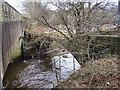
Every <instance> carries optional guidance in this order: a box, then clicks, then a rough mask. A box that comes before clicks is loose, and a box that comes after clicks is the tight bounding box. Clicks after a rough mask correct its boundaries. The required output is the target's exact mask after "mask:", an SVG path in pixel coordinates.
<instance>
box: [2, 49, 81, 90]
mask: <svg viewBox="0 0 120 90" xmlns="http://www.w3.org/2000/svg"><path fill="white" fill-rule="evenodd" d="M48 54H49V53H48ZM48 54H45V55H41V59H26V60H20V61H18V62H16V63H12V64H10V65H9V67H8V70H7V71H6V74H5V77H4V86H5V87H8V88H52V87H53V86H54V85H57V82H59V81H62V80H63V79H66V78H68V77H69V76H70V75H71V74H72V73H74V72H75V71H76V70H78V69H79V68H80V65H79V63H78V62H77V60H76V59H75V58H74V57H73V55H72V54H71V53H69V52H68V51H64V52H62V51H60V52H57V53H55V55H54V54H53V55H52V56H50V55H48Z"/></svg>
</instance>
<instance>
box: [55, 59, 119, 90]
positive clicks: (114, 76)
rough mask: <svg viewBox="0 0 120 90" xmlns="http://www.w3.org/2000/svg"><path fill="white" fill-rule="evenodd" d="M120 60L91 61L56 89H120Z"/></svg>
mask: <svg viewBox="0 0 120 90" xmlns="http://www.w3.org/2000/svg"><path fill="white" fill-rule="evenodd" d="M119 60H120V59H118V58H115V57H114V58H104V59H99V60H96V61H89V62H87V63H86V64H85V66H84V67H82V68H80V69H79V70H77V72H75V73H74V74H72V75H71V76H70V77H69V78H68V79H66V80H64V81H63V82H61V83H59V84H58V85H57V86H56V87H54V88H118V84H119V83H120V82H119V80H120V72H119V71H118V69H119V68H118V65H119Z"/></svg>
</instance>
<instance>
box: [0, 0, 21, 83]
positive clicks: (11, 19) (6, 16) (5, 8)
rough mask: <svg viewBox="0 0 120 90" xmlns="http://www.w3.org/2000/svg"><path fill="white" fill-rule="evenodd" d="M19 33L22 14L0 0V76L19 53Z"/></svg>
mask: <svg viewBox="0 0 120 90" xmlns="http://www.w3.org/2000/svg"><path fill="white" fill-rule="evenodd" d="M21 34H22V15H21V14H20V13H19V12H18V11H17V10H16V9H14V8H13V7H12V6H11V5H9V4H8V3H7V2H4V1H3V0H0V69H1V70H0V73H1V77H3V75H4V74H5V71H6V69H7V67H8V64H9V63H10V62H11V60H12V59H14V58H16V57H17V56H19V55H20V54H21V39H20V36H21ZM1 80H2V79H1ZM1 80H0V81H1Z"/></svg>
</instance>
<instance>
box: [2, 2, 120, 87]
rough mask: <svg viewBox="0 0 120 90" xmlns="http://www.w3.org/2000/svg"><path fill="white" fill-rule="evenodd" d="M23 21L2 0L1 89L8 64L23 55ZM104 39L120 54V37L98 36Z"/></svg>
mask: <svg viewBox="0 0 120 90" xmlns="http://www.w3.org/2000/svg"><path fill="white" fill-rule="evenodd" d="M22 22H23V20H22V15H21V14H20V13H19V12H18V11H17V10H16V9H15V8H13V7H12V6H11V5H9V4H8V3H7V2H5V1H3V0H0V89H1V88H2V80H3V76H4V74H5V71H6V70H7V67H8V64H9V63H10V62H11V60H12V59H14V58H16V57H18V56H20V55H21V41H22V40H21V36H22V28H23V25H22ZM110 38H112V39H110ZM81 39H82V38H81ZM103 39H104V40H106V41H107V43H110V45H109V46H110V47H111V51H112V50H116V52H115V53H117V55H120V44H119V43H117V42H120V37H111V36H97V40H101V41H104V40H103ZM106 41H104V42H106ZM101 43H103V42H101ZM66 46H68V45H66ZM69 46H70V45H69ZM67 49H68V50H69V49H70V48H69V47H67ZM69 51H70V52H72V50H69ZM74 56H75V55H74Z"/></svg>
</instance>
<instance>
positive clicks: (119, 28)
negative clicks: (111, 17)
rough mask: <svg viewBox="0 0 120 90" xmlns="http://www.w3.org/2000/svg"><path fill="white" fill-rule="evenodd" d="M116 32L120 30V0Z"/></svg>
mask: <svg viewBox="0 0 120 90" xmlns="http://www.w3.org/2000/svg"><path fill="white" fill-rule="evenodd" d="M118 30H120V0H119V2H118Z"/></svg>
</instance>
